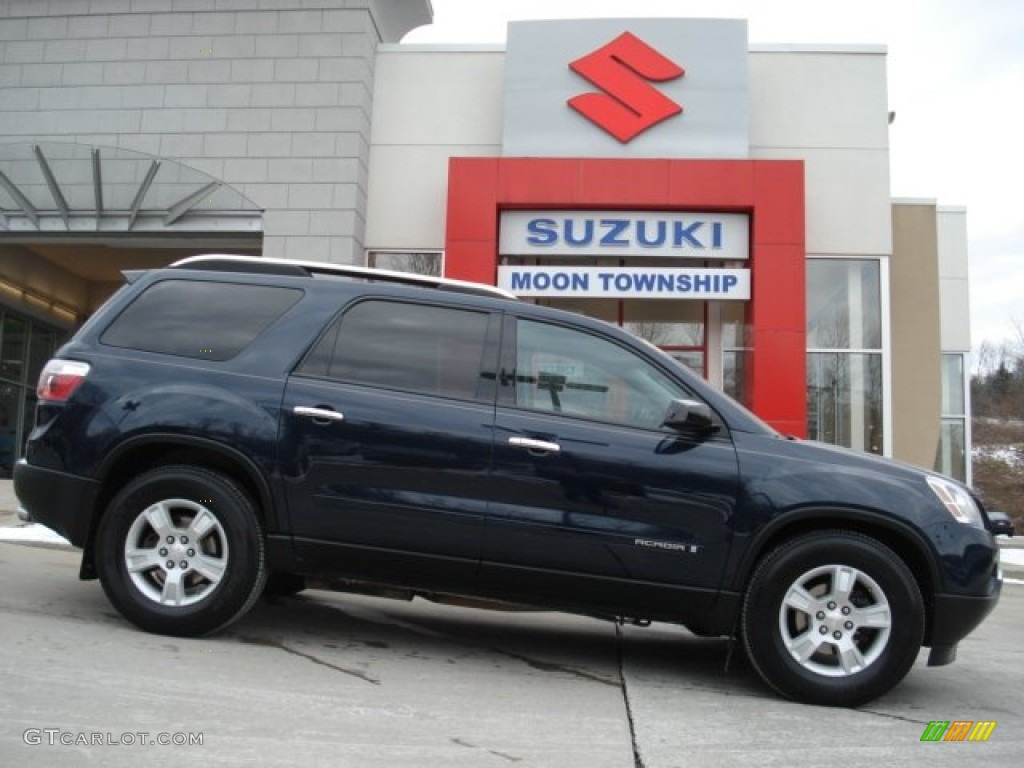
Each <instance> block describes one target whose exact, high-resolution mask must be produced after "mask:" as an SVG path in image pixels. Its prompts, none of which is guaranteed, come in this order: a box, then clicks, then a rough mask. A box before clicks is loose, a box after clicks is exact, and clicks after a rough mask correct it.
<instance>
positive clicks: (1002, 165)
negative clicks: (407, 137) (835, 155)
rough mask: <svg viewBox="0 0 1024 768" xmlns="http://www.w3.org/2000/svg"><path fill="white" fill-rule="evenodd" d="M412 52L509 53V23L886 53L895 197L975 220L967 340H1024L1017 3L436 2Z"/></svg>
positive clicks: (1022, 116) (1023, 8) (1023, 83)
mask: <svg viewBox="0 0 1024 768" xmlns="http://www.w3.org/2000/svg"><path fill="white" fill-rule="evenodd" d="M432 4H433V7H434V23H433V24H432V25H430V26H425V27H420V28H419V29H417V30H413V31H412V32H410V33H409V34H408V35H407V36H406V37H405V38H404V40H403V42H407V43H504V42H505V30H506V26H505V25H506V23H507V22H508V21H517V20H523V19H565V18H643V17H676V18H739V19H746V20H747V22H748V36H749V41H750V42H751V43H774V44H779V43H783V44H784V43H804V44H806V43H843V44H851V43H853V44H869V45H884V46H886V47H887V49H888V75H889V82H888V87H889V108H890V109H891V110H893V111H894V112H895V113H896V119H895V121H894V123H893V124H892V126H891V127H890V134H889V135H890V165H891V192H892V196H893V197H895V198H925V199H932V200H935V201H937V203H938V204H939V205H943V206H964V207H966V208H967V229H968V252H969V260H970V281H971V338H972V340H973V344H974V347H975V348H977V347H978V345H979V344H980V343H981V342H982V341H985V340H987V341H989V342H991V343H997V344H998V343H1000V342H1002V341H1005V340H1008V339H1012V338H1014V337H1015V331H1014V323H1015V322H1016V323H1017V324H1018V325H1019V326H1020V327H1024V212H1022V209H1024V194H1022V190H1024V2H1020V0H860V2H857V3H837V2H828V0H813V1H812V0H759V1H758V0H432Z"/></svg>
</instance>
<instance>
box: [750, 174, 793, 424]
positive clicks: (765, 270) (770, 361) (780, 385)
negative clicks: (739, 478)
mask: <svg viewBox="0 0 1024 768" xmlns="http://www.w3.org/2000/svg"><path fill="white" fill-rule="evenodd" d="M803 170H804V169H803V163H802V162H796V161H789V162H784V161H777V160H776V161H768V160H763V161H754V206H753V209H754V210H753V222H752V235H753V236H752V241H753V242H752V247H751V254H750V272H751V275H750V276H751V294H750V296H751V301H750V307H749V310H748V322H749V325H750V328H749V331H750V337H749V338H748V340H747V344H748V345H749V346H750V347H751V348H752V350H753V352H752V354H751V355H749V356H748V365H747V371H746V375H747V385H748V389H747V391H748V392H749V393H750V403H749V405H750V408H751V410H752V411H754V413H756V414H757V415H758V416H760V417H761V418H762V419H764V420H765V421H767V422H768V423H769V424H771V425H772V426H773V427H775V428H776V429H777V430H779V431H780V432H782V433H783V434H787V435H796V436H797V437H805V436H806V434H807V310H806V304H807V289H806V272H807V260H806V253H805V244H804V243H805V234H804V173H803Z"/></svg>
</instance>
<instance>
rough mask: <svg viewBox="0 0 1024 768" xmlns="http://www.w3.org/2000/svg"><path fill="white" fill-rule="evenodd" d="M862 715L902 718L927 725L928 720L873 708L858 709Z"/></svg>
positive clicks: (905, 720) (891, 718) (905, 721)
mask: <svg viewBox="0 0 1024 768" xmlns="http://www.w3.org/2000/svg"><path fill="white" fill-rule="evenodd" d="M856 711H857V712H860V713H861V714H864V715H874V716H875V717H884V718H887V719H889V720H902V721H903V722H904V723H917V724H918V725H928V723H929V722H930V721H929V720H918V719H917V718H915V717H904V716H903V715H894V714H892V713H891V712H876V711H875V710H873V709H858V710H856Z"/></svg>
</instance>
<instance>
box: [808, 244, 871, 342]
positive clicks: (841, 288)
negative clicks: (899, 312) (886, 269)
mask: <svg viewBox="0 0 1024 768" xmlns="http://www.w3.org/2000/svg"><path fill="white" fill-rule="evenodd" d="M807 346H808V348H809V349H881V347H882V300H881V289H880V283H879V263H878V261H866V260H855V259H808V260H807Z"/></svg>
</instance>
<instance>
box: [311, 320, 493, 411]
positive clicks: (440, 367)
mask: <svg viewBox="0 0 1024 768" xmlns="http://www.w3.org/2000/svg"><path fill="white" fill-rule="evenodd" d="M488 318H489V316H488V315H487V313H485V312H473V311H469V310H462V309H451V308H448V307H431V306H427V305H423V304H402V303H399V302H395V301H364V302H361V303H359V304H356V305H355V306H354V307H352V308H351V309H350V310H348V311H347V312H346V313H345V314H344V315H343V316H342V317H341V318H340V320H339V321H337V322H336V323H335V326H334V327H333V328H332V329H331V330H330V331H328V333H327V334H326V335H325V336H324V337H323V338H322V339H321V340H320V341H319V342H318V343H317V345H316V346H315V347H314V348H313V349H312V350H311V351H310V354H309V355H308V356H307V358H306V360H305V361H304V362H303V364H302V366H301V367H300V368H299V370H298V373H300V374H303V375H307V376H326V377H328V378H331V379H335V380H337V381H344V382H350V383H353V384H368V385H371V386H376V387H383V388H385V389H398V390H403V391H406V392H422V393H425V394H431V395H440V396H442V397H454V398H459V399H464V400H471V399H488V398H489V395H488V393H490V392H491V389H490V387H488V386H487V384H488V381H492V380H493V372H492V375H491V378H490V379H487V378H486V377H485V376H484V374H483V362H484V351H485V348H486V337H487V323H488Z"/></svg>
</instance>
